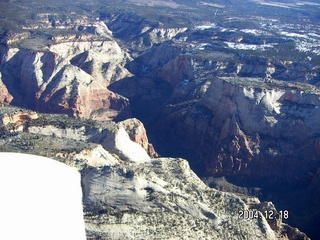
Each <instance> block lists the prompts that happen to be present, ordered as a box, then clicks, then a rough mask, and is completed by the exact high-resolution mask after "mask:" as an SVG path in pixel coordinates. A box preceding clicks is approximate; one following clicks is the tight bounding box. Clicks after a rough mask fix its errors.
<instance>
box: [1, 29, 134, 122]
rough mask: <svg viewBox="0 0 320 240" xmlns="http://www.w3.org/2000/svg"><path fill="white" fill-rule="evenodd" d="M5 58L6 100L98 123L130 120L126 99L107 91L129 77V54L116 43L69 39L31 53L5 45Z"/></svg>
mask: <svg viewBox="0 0 320 240" xmlns="http://www.w3.org/2000/svg"><path fill="white" fill-rule="evenodd" d="M105 28H106V26H105ZM106 29H107V28H106ZM101 31H102V30H101ZM104 31H107V30H104ZM101 34H102V33H101ZM101 34H100V35H101ZM102 35H103V34H102ZM1 59H2V62H1V70H0V71H1V73H2V81H3V83H4V85H5V86H3V88H4V87H6V88H7V89H8V91H7V92H8V93H6V91H5V88H4V91H3V92H2V94H3V97H2V98H3V101H7V102H8V101H10V102H11V101H12V102H13V103H14V104H16V105H20V106H25V107H29V108H33V109H35V110H38V111H42V112H57V113H66V114H68V115H72V116H78V117H91V118H94V119H99V120H108V119H114V118H116V117H119V118H126V117H128V116H130V109H129V102H128V100H127V99H126V98H124V97H122V96H120V95H118V94H115V93H113V92H111V91H109V90H108V89H107V86H108V85H109V84H110V83H111V82H113V81H116V80H118V79H121V78H124V77H128V76H130V73H129V72H128V71H127V70H126V69H125V68H124V64H125V63H126V61H127V59H128V55H127V53H125V52H124V51H123V50H121V48H120V47H119V46H118V44H117V43H116V42H115V41H114V40H110V39H109V40H94V41H90V42H89V41H87V42H86V41H69V40H68V41H67V42H62V43H56V44H52V45H50V46H49V47H48V46H46V47H43V48H40V49H32V48H30V49H29V50H27V49H20V48H12V47H3V46H2V47H1ZM10 95H11V96H12V97H11V96H10Z"/></svg>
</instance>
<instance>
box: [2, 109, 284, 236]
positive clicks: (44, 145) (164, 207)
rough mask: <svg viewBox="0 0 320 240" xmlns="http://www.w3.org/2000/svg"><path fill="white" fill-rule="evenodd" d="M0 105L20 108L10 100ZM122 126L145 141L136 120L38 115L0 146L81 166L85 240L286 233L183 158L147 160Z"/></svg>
mask: <svg viewBox="0 0 320 240" xmlns="http://www.w3.org/2000/svg"><path fill="white" fill-rule="evenodd" d="M1 111H2V112H3V113H6V114H9V113H10V114H11V115H14V114H17V113H19V112H21V111H20V110H19V109H17V108H12V107H8V106H4V107H2V108H1ZM10 119H13V120H14V119H15V118H10ZM10 119H9V120H10ZM13 120H12V121H13ZM12 123H14V121H13V122H12ZM7 125H8V124H7ZM123 126H124V127H125V128H126V129H127V131H128V132H129V133H131V134H130V135H131V136H132V137H133V136H136V137H138V136H141V137H142V139H141V140H143V141H142V142H139V141H138V142H139V143H140V144H142V145H144V144H146V143H147V142H145V141H146V139H143V137H144V135H145V130H144V129H143V128H142V125H141V124H140V123H139V121H137V120H136V119H132V120H127V121H125V122H124V123H121V122H120V123H118V124H116V123H113V122H104V123H102V122H97V121H93V120H88V119H87V120H86V119H75V118H69V117H68V116H66V115H58V114H39V116H38V118H32V117H30V118H29V120H28V122H27V124H25V126H24V128H23V130H22V129H16V130H15V134H11V135H5V134H2V135H1V141H0V150H1V151H5V152H8V151H20V152H26V153H29V154H30V153H31V154H39V155H43V156H48V157H51V158H54V159H57V160H58V161H60V162H63V163H66V164H68V165H69V166H72V167H74V168H76V169H78V170H79V171H80V172H81V185H82V189H83V194H84V195H83V206H84V211H85V226H86V230H87V238H88V239H97V238H107V239H109V238H111V239H122V238H123V237H127V238H150V237H152V238H153V237H157V238H163V239H172V238H179V237H181V236H186V238H191V239H201V238H214V239H256V238H258V237H259V238H263V239H290V238H288V237H287V236H286V235H285V234H284V233H283V229H284V227H285V226H286V225H283V224H279V225H277V227H278V228H277V229H276V230H273V229H272V228H271V225H270V224H269V223H268V222H267V220H266V219H265V217H264V216H263V214H262V213H261V212H260V211H259V210H258V207H254V206H252V204H251V205H249V204H247V203H245V202H244V201H242V200H241V199H240V198H239V197H237V196H235V195H233V194H230V193H225V192H221V191H219V190H215V189H210V188H209V187H208V186H206V185H205V184H204V183H203V182H202V181H201V180H200V179H199V178H198V177H197V176H196V174H195V173H194V172H193V171H192V170H191V169H190V167H189V164H188V162H187V161H186V160H184V159H180V158H158V159H150V157H149V156H148V155H147V153H146V151H145V149H143V148H142V147H141V145H139V144H138V143H135V142H133V141H131V140H130V138H129V135H128V133H127V132H126V131H125V128H124V127H123ZM135 126H137V129H135ZM1 127H5V126H4V125H3V124H2V126H1ZM139 133H141V134H142V135H140V134H139ZM138 139H139V138H136V140H138ZM22 171H24V168H23V169H22ZM60 180H61V179H60ZM249 208H250V209H255V211H257V215H256V216H257V218H250V219H245V218H239V209H243V210H249Z"/></svg>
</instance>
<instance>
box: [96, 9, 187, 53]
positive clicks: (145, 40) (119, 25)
mask: <svg viewBox="0 0 320 240" xmlns="http://www.w3.org/2000/svg"><path fill="white" fill-rule="evenodd" d="M102 19H103V20H104V21H105V22H106V24H107V25H108V27H109V28H110V29H111V31H112V32H113V33H114V36H115V37H117V38H119V39H123V40H125V43H126V45H127V47H128V48H130V49H132V50H134V51H136V50H144V49H148V48H150V47H152V46H153V45H155V44H158V43H163V42H165V41H169V40H172V39H173V38H174V37H176V36H177V35H178V34H179V33H182V32H185V31H186V30H187V29H188V28H186V27H177V28H172V27H165V26H163V25H162V24H161V23H160V22H158V21H150V20H149V19H146V18H144V17H141V16H139V15H137V14H135V13H133V12H123V13H121V14H115V15H111V16H110V15H107V14H106V16H102Z"/></svg>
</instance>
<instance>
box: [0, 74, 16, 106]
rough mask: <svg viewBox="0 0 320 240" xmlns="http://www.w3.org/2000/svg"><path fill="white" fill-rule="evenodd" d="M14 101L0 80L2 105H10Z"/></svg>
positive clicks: (0, 100)
mask: <svg viewBox="0 0 320 240" xmlns="http://www.w3.org/2000/svg"><path fill="white" fill-rule="evenodd" d="M12 100H13V96H12V95H11V94H10V93H9V91H8V89H7V87H6V86H5V85H4V84H3V82H2V81H1V79H0V103H10V102H11V101H12Z"/></svg>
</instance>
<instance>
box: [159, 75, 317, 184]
mask: <svg viewBox="0 0 320 240" xmlns="http://www.w3.org/2000/svg"><path fill="white" fill-rule="evenodd" d="M210 84H211V85H210V87H209V88H208V89H207V91H206V93H205V94H204V95H203V97H202V98H201V99H200V100H198V101H197V102H194V103H191V105H188V104H187V103H186V104H180V105H179V104H176V105H171V106H169V105H168V107H167V108H165V110H164V112H163V114H164V115H166V116H167V117H166V119H167V120H168V121H166V122H165V124H166V125H167V126H170V129H171V128H172V126H175V127H174V129H176V132H175V133H174V134H175V135H177V136H183V137H182V138H180V140H179V139H178V141H179V142H180V144H182V145H183V146H185V147H186V148H192V149H195V151H197V154H198V155H197V157H198V158H201V159H203V161H204V162H206V163H207V164H206V166H207V171H208V172H210V173H212V174H216V173H223V174H226V175H228V174H231V175H232V174H237V173H241V174H249V175H251V176H252V175H255V176H260V177H262V176H264V177H265V176H275V177H279V178H284V179H286V180H289V179H288V177H289V176H292V177H293V178H291V177H290V178H291V179H290V180H294V179H295V180H297V181H301V182H304V181H308V180H307V179H308V178H307V176H306V174H307V172H309V171H311V172H314V171H315V170H316V169H314V166H316V165H317V153H316V149H315V148H314V146H315V145H314V141H316V138H315V136H317V135H318V134H319V132H320V129H319V128H318V127H317V124H316V123H317V122H319V121H320V119H319V118H320V114H319V113H320V112H319V104H320V102H319V90H317V89H316V88H315V87H314V86H310V85H299V84H297V85H295V84H288V83H284V82H278V81H277V82H276V81H261V80H259V79H252V78H251V79H250V78H215V79H213V80H212V81H211V83H210ZM178 125H179V127H178ZM179 129H183V130H182V131H180V130H179ZM297 146H299V148H298V149H297ZM196 149H198V150H196ZM208 159H211V160H209V161H208ZM285 159H287V160H285ZM287 161H288V162H287ZM307 162H308V163H309V164H310V165H309V167H306V165H305V164H306V163H307ZM314 164H315V165H314ZM284 165H285V166H286V165H288V166H289V165H290V168H286V169H283V166H284ZM301 182H300V183H301Z"/></svg>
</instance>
